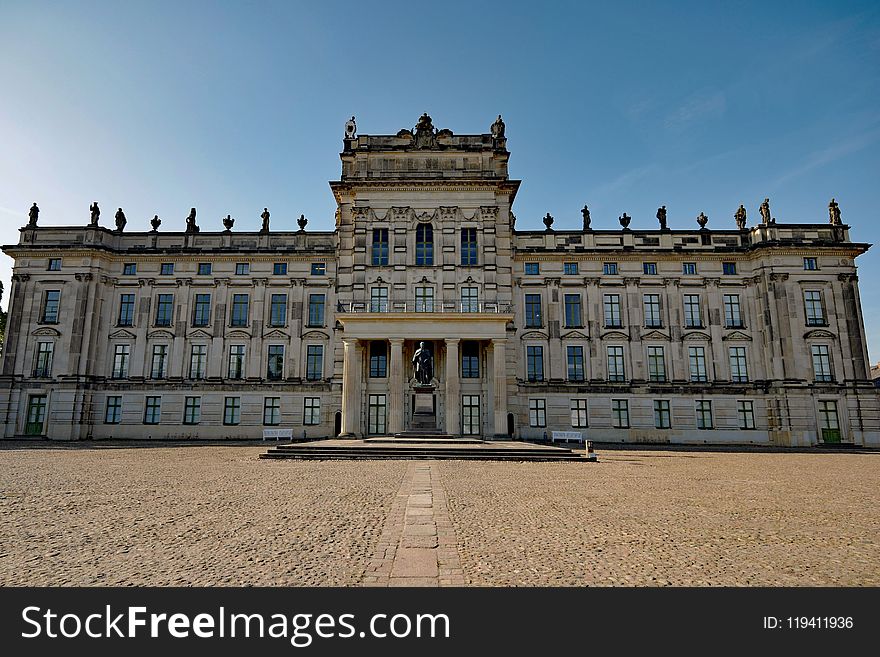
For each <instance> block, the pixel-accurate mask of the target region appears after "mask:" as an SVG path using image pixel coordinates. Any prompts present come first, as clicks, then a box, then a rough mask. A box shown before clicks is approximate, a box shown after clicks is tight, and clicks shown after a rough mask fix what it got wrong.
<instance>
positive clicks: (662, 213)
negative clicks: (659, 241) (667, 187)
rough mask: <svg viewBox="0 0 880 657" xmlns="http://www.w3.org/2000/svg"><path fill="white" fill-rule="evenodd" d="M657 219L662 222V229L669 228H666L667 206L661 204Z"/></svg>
mask: <svg viewBox="0 0 880 657" xmlns="http://www.w3.org/2000/svg"><path fill="white" fill-rule="evenodd" d="M657 221H659V222H660V230H667V228H666V206H665V205H661V206H660V207H659V208H657Z"/></svg>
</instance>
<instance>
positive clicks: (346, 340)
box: [342, 338, 358, 347]
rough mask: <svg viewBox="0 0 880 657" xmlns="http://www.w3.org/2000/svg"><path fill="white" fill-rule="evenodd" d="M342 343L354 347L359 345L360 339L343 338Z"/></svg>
mask: <svg viewBox="0 0 880 657" xmlns="http://www.w3.org/2000/svg"><path fill="white" fill-rule="evenodd" d="M342 344H344V345H350V346H352V347H357V345H358V339H357V338H342Z"/></svg>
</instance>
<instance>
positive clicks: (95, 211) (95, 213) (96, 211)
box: [89, 201, 101, 226]
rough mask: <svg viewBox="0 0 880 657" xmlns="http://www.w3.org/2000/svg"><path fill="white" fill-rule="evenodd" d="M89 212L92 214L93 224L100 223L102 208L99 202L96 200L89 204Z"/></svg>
mask: <svg viewBox="0 0 880 657" xmlns="http://www.w3.org/2000/svg"><path fill="white" fill-rule="evenodd" d="M89 213H90V214H91V224H90V225H91V226H97V225H98V219H99V218H100V217H101V208H99V207H98V202H97V201H95V202H94V203H92V204H91V205H90V206H89Z"/></svg>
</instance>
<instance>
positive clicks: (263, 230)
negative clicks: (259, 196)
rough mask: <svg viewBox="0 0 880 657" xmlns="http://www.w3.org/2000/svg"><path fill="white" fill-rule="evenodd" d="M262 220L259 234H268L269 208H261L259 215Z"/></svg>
mask: <svg viewBox="0 0 880 657" xmlns="http://www.w3.org/2000/svg"><path fill="white" fill-rule="evenodd" d="M260 218H261V219H262V220H263V226H262V227H261V228H260V232H261V233H268V232H269V208H263V214H261V215H260Z"/></svg>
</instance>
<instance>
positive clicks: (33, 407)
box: [24, 395, 47, 436]
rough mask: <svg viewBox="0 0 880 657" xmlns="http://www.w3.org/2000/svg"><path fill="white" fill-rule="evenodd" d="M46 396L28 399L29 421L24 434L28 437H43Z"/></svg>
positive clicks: (34, 396) (33, 396)
mask: <svg viewBox="0 0 880 657" xmlns="http://www.w3.org/2000/svg"><path fill="white" fill-rule="evenodd" d="M46 404H47V396H46V395H31V396H30V398H29V399H28V409H27V421H26V423H25V427H24V432H25V435H28V436H42V435H43V433H44V425H45V422H46Z"/></svg>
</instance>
